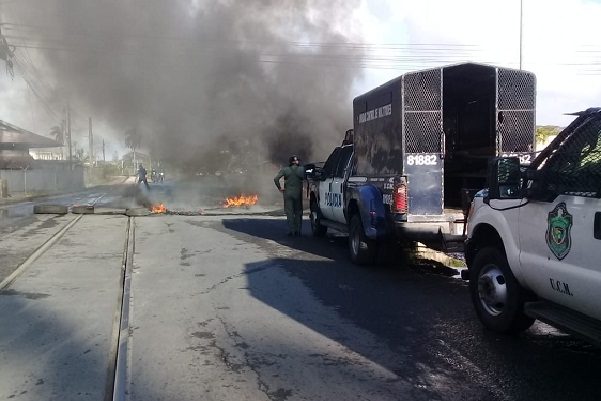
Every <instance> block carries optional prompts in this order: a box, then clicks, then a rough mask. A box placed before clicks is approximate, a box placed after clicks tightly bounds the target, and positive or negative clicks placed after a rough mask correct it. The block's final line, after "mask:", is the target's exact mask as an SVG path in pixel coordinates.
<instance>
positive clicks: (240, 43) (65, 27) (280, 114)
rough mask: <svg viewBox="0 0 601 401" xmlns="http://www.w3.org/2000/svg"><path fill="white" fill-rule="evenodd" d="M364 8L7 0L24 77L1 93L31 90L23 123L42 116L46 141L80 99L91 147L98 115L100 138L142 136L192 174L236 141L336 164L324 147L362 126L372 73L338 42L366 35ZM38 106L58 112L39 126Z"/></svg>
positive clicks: (9, 30)
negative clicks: (362, 89) (365, 84)
mask: <svg viewBox="0 0 601 401" xmlns="http://www.w3.org/2000/svg"><path fill="white" fill-rule="evenodd" d="M358 4H359V1H358V0H333V1H332V0H328V1H325V0H319V1H308V0H305V1H299V0H273V1H270V0H255V1H250V0H248V1H243V2H242V1H194V0H172V1H164V0H128V1H116V0H102V1H99V0H19V1H15V2H0V5H2V9H1V11H2V21H3V23H4V25H3V30H2V32H3V34H4V35H5V36H6V38H7V40H8V41H9V44H14V45H15V46H17V50H16V53H15V78H14V80H12V81H11V80H10V79H9V77H8V76H6V77H2V86H1V87H0V91H1V93H3V94H4V96H8V93H9V92H10V91H11V90H12V89H13V88H12V87H11V86H12V85H16V84H18V83H19V81H26V82H27V84H28V85H29V91H27V93H26V95H27V99H25V98H21V99H19V100H18V101H19V107H20V110H21V111H22V113H20V116H21V118H23V121H27V119H28V118H29V116H28V113H27V111H30V110H31V112H32V120H34V123H35V125H36V127H35V131H36V132H38V133H42V134H45V132H49V131H50V128H51V126H52V125H57V124H58V122H56V121H55V122H51V121H49V120H52V117H54V118H55V119H56V118H60V114H61V111H60V110H61V108H62V107H63V104H64V103H66V102H67V101H68V102H69V103H70V105H71V109H72V110H73V118H74V129H75V131H76V133H75V134H74V138H77V137H81V140H80V141H79V142H80V143H85V144H87V139H85V135H87V132H88V128H87V124H88V117H89V116H91V117H92V118H93V121H94V127H95V129H94V130H95V132H107V131H111V132H112V133H113V137H115V138H116V140H117V141H119V140H121V141H123V138H124V135H125V133H126V132H127V131H128V130H130V129H136V130H138V132H140V134H141V135H142V148H143V149H146V150H149V148H150V147H152V148H153V149H154V153H155V155H160V156H162V157H163V158H164V159H166V160H171V161H172V162H174V161H177V163H179V164H181V165H184V166H190V168H198V166H199V165H201V164H202V163H203V161H204V160H206V158H205V157H203V155H204V153H205V152H207V151H212V150H214V149H218V148H223V147H224V146H225V147H230V148H231V147H238V148H240V147H242V148H243V149H248V150H249V151H252V152H253V153H254V154H253V158H254V157H256V158H257V160H261V161H262V160H269V161H272V162H275V163H278V162H285V161H286V160H287V158H288V156H289V155H290V154H292V153H296V154H299V155H300V156H301V157H303V158H304V159H305V160H307V158H310V157H325V156H326V155H327V153H326V154H325V155H324V154H323V153H324V152H323V151H322V152H319V151H318V150H323V149H330V148H332V147H333V146H334V145H335V144H337V143H339V142H340V140H341V136H342V134H343V133H344V130H345V129H347V128H349V127H350V124H351V123H352V116H351V115H350V108H349V102H348V99H350V98H351V97H352V95H351V90H352V87H353V83H354V82H355V80H356V79H357V78H358V77H359V76H360V74H361V73H362V71H361V70H359V69H356V68H350V67H346V66H345V65H344V63H339V62H333V61H332V60H334V59H336V58H337V57H346V58H349V57H351V58H352V57H356V56H360V54H361V52H362V51H363V49H361V48H353V47H352V46H342V47H340V46H332V44H344V43H349V42H350V43H356V42H357V41H359V40H360V37H359V35H358V33H357V32H354V31H353V29H354V28H353V24H352V19H350V18H349V17H348V12H349V11H352V10H353V8H354V7H355V6H357V5H358ZM11 5H14V6H11ZM17 5H18V6H17ZM34 103H35V104H36V109H37V110H33V109H34V107H33V106H32V104H34ZM40 103H42V105H41V106H42V107H43V108H44V109H45V111H46V114H49V115H50V116H38V118H35V114H36V113H37V114H40V113H39V108H40ZM28 106H29V107H28ZM28 109H29V110H28ZM5 119H7V120H8V118H6V117H5ZM10 122H12V123H15V124H23V122H19V121H10ZM25 128H28V129H32V127H31V125H30V124H25ZM84 149H86V146H84ZM86 150H87V149H86ZM213 153H214V152H213ZM319 153H322V154H319Z"/></svg>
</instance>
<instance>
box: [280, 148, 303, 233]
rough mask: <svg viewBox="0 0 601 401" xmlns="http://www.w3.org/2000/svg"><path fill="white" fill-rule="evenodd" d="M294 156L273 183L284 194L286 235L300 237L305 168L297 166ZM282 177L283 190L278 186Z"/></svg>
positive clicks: (297, 161) (296, 159)
mask: <svg viewBox="0 0 601 401" xmlns="http://www.w3.org/2000/svg"><path fill="white" fill-rule="evenodd" d="M299 163H300V161H299V160H298V157H296V156H290V159H288V167H284V168H283V169H281V170H280V172H279V173H278V175H276V176H275V178H274V179H273V182H275V186H276V187H277V188H278V190H279V191H280V192H281V193H283V194H284V211H285V212H286V220H287V221H288V235H290V236H294V235H300V233H301V227H302V221H303V179H304V178H305V168H304V167H302V166H300V165H299ZM282 177H284V188H283V189H282V187H281V185H280V179H281V178H282Z"/></svg>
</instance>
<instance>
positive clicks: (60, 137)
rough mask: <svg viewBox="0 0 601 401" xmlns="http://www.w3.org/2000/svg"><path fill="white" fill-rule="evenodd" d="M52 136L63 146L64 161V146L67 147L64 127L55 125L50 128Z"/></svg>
mask: <svg viewBox="0 0 601 401" xmlns="http://www.w3.org/2000/svg"><path fill="white" fill-rule="evenodd" d="M50 136H53V137H54V138H55V139H56V141H57V142H58V143H60V144H61V146H60V148H61V160H63V146H65V132H64V130H63V127H62V126H60V127H59V126H58V125H55V126H54V127H52V128H50Z"/></svg>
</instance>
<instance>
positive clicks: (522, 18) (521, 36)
mask: <svg viewBox="0 0 601 401" xmlns="http://www.w3.org/2000/svg"><path fill="white" fill-rule="evenodd" d="M523 29H524V0H520V70H521V69H522V42H523Z"/></svg>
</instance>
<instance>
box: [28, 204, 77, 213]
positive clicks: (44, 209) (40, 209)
mask: <svg viewBox="0 0 601 401" xmlns="http://www.w3.org/2000/svg"><path fill="white" fill-rule="evenodd" d="M68 211H69V208H68V207H67V206H63V205H34V206H33V212H34V213H35V214H67V212H68Z"/></svg>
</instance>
